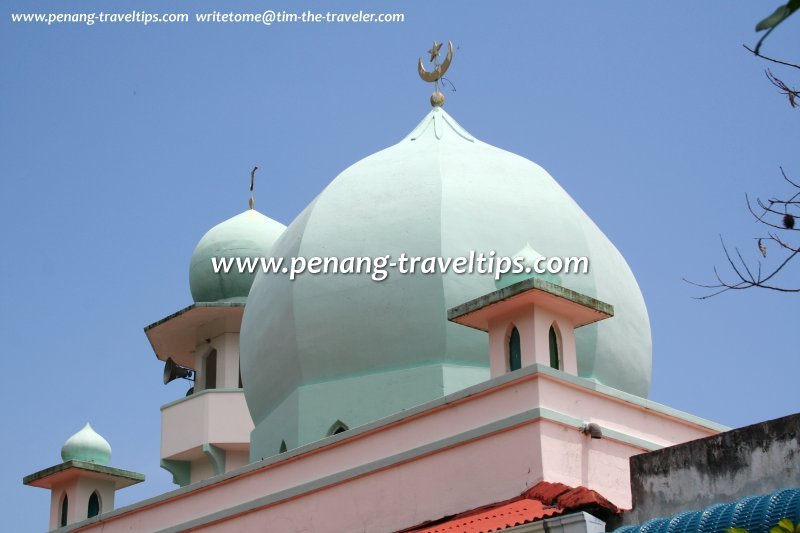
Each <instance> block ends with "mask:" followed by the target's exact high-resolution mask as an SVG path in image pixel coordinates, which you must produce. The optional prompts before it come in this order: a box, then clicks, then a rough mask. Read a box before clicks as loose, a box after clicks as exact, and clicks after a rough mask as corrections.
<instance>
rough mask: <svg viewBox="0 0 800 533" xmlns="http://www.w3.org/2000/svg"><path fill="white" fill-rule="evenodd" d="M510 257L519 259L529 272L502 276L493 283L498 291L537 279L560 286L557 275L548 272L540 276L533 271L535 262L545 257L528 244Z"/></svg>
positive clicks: (559, 278)
mask: <svg viewBox="0 0 800 533" xmlns="http://www.w3.org/2000/svg"><path fill="white" fill-rule="evenodd" d="M511 257H512V258H516V257H521V258H522V264H523V266H525V268H526V269H528V268H529V269H530V272H520V273H519V274H513V273H510V272H509V273H508V274H502V275H501V276H500V279H498V280H497V281H495V282H494V286H495V287H497V288H498V289H503V288H505V287H508V286H509V285H513V284H515V283H517V282H519V281H523V280H526V279H530V278H539V279H541V280H544V281H549V282H550V283H555V284H556V285H561V276H559V275H558V274H551V273H550V272H543V273H541V274H540V273H538V272H536V271H535V270H534V267H535V265H536V260H537V259H539V258H540V257H545V256H543V255H542V254H540V253H539V252H537V251H536V250H534V249H533V248H532V247H531V245H530V244H528V243H526V244H525V246H524V247H523V248H522V250H520V251H519V252H517V253H515V254H514V255H512V256H511ZM541 266H542V265H539V267H540V269H541Z"/></svg>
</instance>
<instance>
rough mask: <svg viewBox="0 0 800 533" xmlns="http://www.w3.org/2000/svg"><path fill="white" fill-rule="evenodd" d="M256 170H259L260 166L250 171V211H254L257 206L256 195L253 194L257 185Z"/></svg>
mask: <svg viewBox="0 0 800 533" xmlns="http://www.w3.org/2000/svg"><path fill="white" fill-rule="evenodd" d="M256 170H258V166H254V167H253V170H251V171H250V200H249V201H248V204H249V205H250V209H254V208H255V206H256V199H255V193H254V192H253V188H254V187H255V184H256Z"/></svg>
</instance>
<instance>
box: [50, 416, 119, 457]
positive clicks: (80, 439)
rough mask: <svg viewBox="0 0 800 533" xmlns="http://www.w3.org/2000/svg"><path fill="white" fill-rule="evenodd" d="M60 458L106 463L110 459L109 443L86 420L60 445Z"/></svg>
mask: <svg viewBox="0 0 800 533" xmlns="http://www.w3.org/2000/svg"><path fill="white" fill-rule="evenodd" d="M61 459H62V460H63V461H64V462H67V461H86V462H87V463H95V464H98V465H106V464H108V462H109V461H110V460H111V445H110V444H109V443H108V441H107V440H106V439H104V438H103V437H102V436H100V435H99V434H98V433H97V432H96V431H95V430H94V429H92V426H91V425H89V423H88V422H87V423H86V425H85V426H83V429H82V430H80V431H79V432H77V433H75V434H74V435H73V436H71V437H70V438H68V439H67V441H66V442H65V443H64V446H62V447H61Z"/></svg>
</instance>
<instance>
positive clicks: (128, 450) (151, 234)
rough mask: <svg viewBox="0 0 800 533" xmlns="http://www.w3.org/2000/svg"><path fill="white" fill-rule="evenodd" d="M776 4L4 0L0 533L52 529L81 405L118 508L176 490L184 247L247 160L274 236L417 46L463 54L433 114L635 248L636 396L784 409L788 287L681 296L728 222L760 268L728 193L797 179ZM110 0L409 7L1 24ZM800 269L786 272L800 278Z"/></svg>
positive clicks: (224, 212)
mask: <svg viewBox="0 0 800 533" xmlns="http://www.w3.org/2000/svg"><path fill="white" fill-rule="evenodd" d="M777 3H778V2H777V0H776V2H775V5H773V4H770V3H764V2H759V3H755V2H752V3H744V2H740V3H725V4H721V3H718V2H696V1H674V2H633V1H626V2H619V1H609V2H603V3H602V4H601V3H599V2H569V3H564V2H543V1H537V2H492V3H490V2H461V3H448V2H411V1H408V2H370V3H367V2H361V3H359V2H350V1H337V2H319V1H318V2H303V1H297V0H295V1H291V2H280V1H277V0H275V1H270V2H256V1H252V0H250V1H246V2H235V1H226V2H222V1H217V2H205V1H201V0H193V1H189V2H186V1H183V2H177V1H169V0H163V1H158V2H156V1H139V2H129V1H118V2H117V1H115V2H113V3H112V2H108V1H106V2H97V1H92V0H86V1H81V2H75V1H68V2H64V1H59V2H44V1H36V2H30V1H22V0H9V1H7V2H4V5H3V8H2V12H3V14H2V23H0V24H1V25H2V29H1V30H0V49H1V50H2V52H1V53H0V58H1V59H0V61H2V68H0V87H1V88H2V91H1V92H0V94H2V98H0V124H2V126H0V204H1V205H0V221H1V222H2V223H1V224H0V243H2V250H3V252H2V260H1V261H0V279H2V280H4V292H5V296H4V304H3V305H2V306H0V324H2V326H3V330H2V338H3V340H4V343H3V348H4V352H5V356H4V360H3V364H4V366H5V371H4V373H3V374H4V376H5V384H4V387H3V389H2V400H3V403H4V404H5V405H6V408H5V409H3V410H2V415H1V416H2V425H3V427H4V428H6V431H4V432H3V433H4V437H3V439H2V444H0V453H2V455H3V456H4V457H5V458H6V466H5V467H4V471H3V474H2V476H0V493H2V494H3V495H4V504H3V507H6V505H8V507H6V512H5V513H4V516H7V517H9V516H10V524H6V525H7V526H8V527H9V530H13V531H38V530H42V529H43V528H44V527H46V523H47V514H48V508H49V496H48V493H47V491H44V490H39V489H33V488H28V487H23V486H22V485H21V479H22V477H23V476H24V475H26V474H29V473H32V472H34V471H37V470H39V469H41V468H44V467H47V466H50V465H53V464H56V463H58V462H59V461H60V457H59V450H60V447H61V444H62V443H63V441H64V440H65V439H66V438H67V437H68V436H70V435H71V434H72V433H74V432H75V431H77V430H79V429H80V428H81V427H82V426H83V424H84V423H85V422H86V421H91V423H92V424H93V426H94V427H95V428H96V429H97V430H98V431H99V432H100V433H101V434H103V435H104V436H105V437H106V438H107V439H108V440H109V441H110V442H111V445H112V447H113V449H114V456H113V458H112V464H113V465H115V466H118V467H121V468H127V469H131V470H135V471H139V472H143V473H145V474H146V475H147V477H148V480H147V482H146V483H143V484H141V485H139V486H136V487H133V488H130V489H126V490H123V491H121V492H120V493H119V494H118V496H117V497H118V502H117V503H118V505H124V504H126V503H131V502H133V501H138V500H139V499H142V498H144V497H146V496H150V495H154V494H158V493H161V492H164V491H166V490H169V489H170V488H171V487H172V485H171V480H170V476H169V475H168V474H167V473H166V472H165V471H162V470H160V469H159V467H158V458H159V431H160V418H159V417H160V413H159V406H161V405H162V404H164V403H166V402H168V401H171V400H173V399H176V398H178V397H180V396H181V395H182V394H183V392H184V389H185V387H184V385H183V384H181V385H177V384H171V385H170V386H166V387H165V386H164V385H162V384H161V369H162V364H161V363H160V362H159V361H157V360H156V358H155V356H154V355H153V353H152V350H151V349H150V347H149V344H148V342H147V339H146V338H145V336H144V333H143V332H142V327H143V326H145V325H147V324H149V323H151V322H154V321H156V320H158V319H160V318H162V317H164V316H166V315H168V314H170V313H172V312H174V311H176V310H178V309H180V308H183V307H184V306H186V305H188V304H189V303H191V297H190V294H189V286H188V264H189V258H190V255H191V252H192V249H193V248H194V245H195V244H196V243H197V241H198V240H199V238H200V237H201V236H202V235H203V233H204V232H205V231H206V230H207V229H208V228H210V227H211V226H212V225H214V224H216V223H218V222H220V221H222V220H224V219H226V218H228V217H230V216H232V215H234V214H236V213H238V212H240V211H242V210H243V209H245V208H246V206H247V196H248V191H247V187H248V185H249V183H248V180H249V170H250V168H251V167H252V165H254V164H258V165H259V166H260V167H261V170H260V171H259V181H258V186H257V207H258V208H259V210H261V211H262V212H264V213H265V214H267V215H269V216H271V217H272V218H275V219H277V220H279V221H281V222H283V223H285V224H288V223H290V222H291V221H292V219H293V218H294V217H295V216H296V215H297V214H298V213H299V212H300V210H301V209H302V208H303V207H304V206H305V205H306V204H307V203H308V202H309V201H310V200H311V199H312V198H313V197H314V196H316V195H317V194H318V193H319V192H320V191H321V190H322V189H323V188H324V187H325V185H326V184H327V183H329V182H330V181H331V180H332V179H333V178H334V177H335V176H336V175H337V174H338V173H339V172H341V171H342V170H343V169H344V168H346V167H347V166H349V165H351V164H352V163H354V162H356V161H358V160H359V159H361V158H363V157H365V156H367V155H369V154H371V153H373V152H375V151H377V150H379V149H381V148H384V147H386V146H388V145H391V144H393V143H395V142H397V141H398V140H400V139H401V138H402V137H403V136H404V135H405V134H406V133H408V132H409V131H410V130H411V129H412V128H413V127H414V126H415V125H416V123H417V122H418V121H419V120H420V119H421V118H422V117H423V116H424V115H425V113H427V111H428V109H429V104H428V96H429V94H430V87H428V86H427V84H425V83H423V82H422V81H421V80H419V78H418V77H417V74H416V61H417V58H418V57H419V56H421V55H422V54H423V53H424V52H425V50H427V49H428V48H429V47H430V43H431V41H432V40H433V39H437V40H440V41H441V40H448V39H449V40H452V41H453V42H454V43H456V44H457V45H458V46H459V47H460V48H459V50H458V51H457V55H456V58H455V60H454V62H453V65H452V67H451V69H450V71H449V73H448V78H450V79H451V80H452V81H453V83H454V84H455V87H456V88H457V91H456V92H448V93H447V105H446V107H447V110H448V112H449V113H450V114H452V115H453V116H454V117H456V118H457V119H458V120H459V122H460V123H461V124H462V125H464V127H466V128H467V129H468V130H469V131H470V132H471V133H472V134H474V135H475V136H477V137H478V138H480V139H481V140H483V141H486V142H488V143H490V144H493V145H495V146H499V147H501V148H504V149H506V150H509V151H512V152H515V153H518V154H521V155H523V156H525V157H527V158H529V159H531V160H533V161H536V162H537V163H539V164H540V165H542V166H543V167H544V168H545V169H547V170H548V171H549V172H550V173H551V174H552V175H553V176H554V177H555V179H556V180H558V181H559V182H560V183H561V184H562V186H563V187H564V188H565V189H566V190H567V191H568V192H569V193H570V194H571V195H572V196H573V197H574V198H575V199H576V200H577V202H578V203H579V204H580V205H581V206H582V207H583V208H584V210H585V211H586V212H587V213H588V214H589V215H590V216H591V217H592V218H593V219H594V220H595V221H596V223H597V224H598V225H599V226H600V228H601V229H603V231H604V232H605V233H606V234H607V235H608V236H609V238H610V239H611V240H612V241H613V242H614V243H615V244H616V246H617V247H618V248H619V249H620V251H621V252H622V253H623V255H624V256H625V257H626V259H627V260H628V262H629V263H630V265H631V268H632V269H633V271H634V273H635V274H636V276H637V279H638V281H639V284H640V286H641V288H642V292H643V294H644V297H645V300H646V302H647V304H648V309H649V312H650V319H651V323H652V328H653V342H654V372H653V385H652V390H651V394H650V398H651V399H653V400H655V401H657V402H661V403H664V404H667V405H669V406H672V407H675V408H678V409H682V410H685V411H688V412H691V413H693V414H696V415H699V416H702V417H706V418H709V419H712V420H714V421H717V422H720V423H723V424H727V425H730V426H742V425H746V424H749V423H752V422H756V421H759V420H764V419H769V418H774V417H778V416H781V415H785V414H789V413H792V412H796V411H799V410H800V400H798V396H797V394H796V391H797V377H796V376H798V375H800V357H798V355H800V354H798V351H799V350H798V344H797V342H796V332H797V327H796V324H797V310H798V300H797V296H792V295H780V294H777V293H771V292H758V291H748V292H743V293H738V294H725V295H722V296H719V297H717V298H714V299H711V300H706V301H697V300H693V299H692V298H691V296H692V295H696V294H698V291H697V290H694V289H693V288H692V287H691V286H689V285H687V284H686V283H684V282H683V281H682V280H681V279H682V278H684V277H687V278H691V279H695V280H699V281H710V280H711V275H712V267H713V266H714V265H715V264H716V265H721V266H722V265H723V261H724V258H723V255H722V251H721V249H720V246H719V241H718V235H719V234H722V235H724V236H725V238H726V239H727V240H728V241H729V242H730V243H732V244H738V245H740V246H741V247H742V249H743V253H744V254H745V255H746V256H747V257H749V258H752V259H755V258H756V254H757V250H756V248H755V244H754V242H755V241H753V240H752V237H753V236H757V235H759V234H760V233H761V232H760V231H759V228H758V226H757V224H755V223H754V222H753V220H752V218H751V217H750V215H749V214H748V213H747V212H746V209H745V204H744V195H745V193H746V192H747V193H750V194H751V195H760V196H764V197H766V196H772V195H776V194H780V193H781V192H783V191H786V190H788V189H787V188H786V186H785V185H784V183H783V182H782V180H781V178H780V174H779V170H778V167H779V165H783V166H784V168H785V169H786V170H787V172H788V173H789V174H793V175H794V176H795V177H798V178H800V157H798V153H799V152H798V151H797V141H798V136H797V118H798V115H797V113H798V111H796V110H795V111H792V110H791V109H790V108H789V107H788V104H787V102H786V100H785V99H784V98H783V97H781V96H780V95H778V94H777V93H776V90H775V89H774V88H773V87H772V86H771V85H770V84H769V83H768V81H767V80H766V78H765V76H764V72H763V71H764V69H765V68H766V67H767V66H768V65H767V64H766V63H764V62H762V61H759V60H757V59H756V58H753V57H752V56H751V55H749V54H748V53H747V52H746V51H745V50H744V49H743V48H742V46H741V45H742V44H743V43H747V44H750V45H752V44H754V43H755V42H756V40H757V36H756V34H755V33H754V31H753V28H754V26H755V24H756V22H758V20H760V19H761V18H763V17H764V16H766V15H767V14H769V13H770V12H771V11H772V10H773V9H774V8H775V7H776V6H777ZM102 9H106V10H110V9H113V10H114V11H119V12H125V11H130V10H134V9H137V10H149V11H164V12H166V11H175V12H187V13H190V14H192V16H193V14H194V13H198V12H206V11H211V10H214V9H219V10H226V11H227V10H233V11H243V12H251V11H252V12H260V11H262V10H264V9H273V10H276V11H278V10H281V9H285V10H289V11H297V12H301V11H304V10H306V9H313V10H317V11H328V10H331V11H351V10H358V9H365V10H372V11H389V12H402V13H405V19H406V20H405V22H404V23H402V24H392V25H354V24H327V25H323V24H317V25H289V24H287V25H278V24H275V25H272V26H269V27H266V26H262V25H255V24H254V25H243V24H240V25H236V24H231V25H223V24H213V25H212V24H206V25H200V24H186V25H162V26H155V25H150V26H147V27H143V26H141V25H135V24H131V25H99V24H95V25H94V26H82V25H58V26H50V27H48V26H44V25H34V24H29V25H22V24H12V23H11V22H10V13H13V12H18V11H24V12H32V11H37V12H50V11H57V12H63V11H93V10H102ZM795 18H797V17H795ZM798 36H800V20H791V19H790V20H789V21H788V22H787V23H786V24H785V27H781V28H780V29H778V30H777V31H775V32H774V33H773V35H772V36H771V37H770V38H769V39H768V40H767V42H766V45H765V48H764V52H765V53H767V54H772V55H775V56H778V57H782V58H784V59H789V60H794V61H798V60H800V55H798V53H797V49H798V46H797V45H798ZM775 72H776V73H777V74H784V75H785V77H786V78H787V81H790V80H792V76H793V75H794V74H793V73H791V72H787V71H785V70H781V69H777V68H776V69H775ZM794 76H795V77H794V79H793V80H792V81H794V82H795V83H796V82H797V78H796V75H794ZM769 260H770V261H772V260H773V258H772V255H770V257H769ZM798 269H800V264H798V265H797V267H796V268H794V269H792V271H791V272H787V273H786V275H785V276H784V277H783V278H782V282H783V283H784V284H786V285H790V284H792V283H794V285H800V275H798V272H799V270H798ZM10 509H13V510H14V512H13V513H11V514H8V513H9V510H10Z"/></svg>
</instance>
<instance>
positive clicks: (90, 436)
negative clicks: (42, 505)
mask: <svg viewBox="0 0 800 533" xmlns="http://www.w3.org/2000/svg"><path fill="white" fill-rule="evenodd" d="M61 459H62V460H63V462H62V463H61V464H58V465H55V466H51V467H50V468H45V469H44V470H40V471H39V472H36V473H34V474H31V475H29V476H25V478H24V479H23V480H22V482H23V483H24V484H25V485H30V486H32V487H41V488H43V489H50V529H51V530H53V529H57V528H59V527H63V526H68V525H70V524H73V523H75V522H82V521H84V520H86V519H89V518H92V517H94V516H97V515H100V514H102V513H108V512H110V511H113V510H114V493H115V492H116V491H117V490H119V489H121V488H124V487H129V486H131V485H135V484H136V483H140V482H142V481H144V474H138V473H136V472H130V471H128V470H121V469H119V468H113V467H110V466H108V462H109V460H111V446H110V445H109V444H108V441H107V440H106V439H104V438H103V437H101V436H100V435H98V434H97V432H95V430H94V429H92V426H90V425H89V424H88V423H87V424H86V425H85V426H84V427H83V429H82V430H80V431H79V432H77V433H75V434H74V435H73V436H71V437H70V438H68V439H67V441H66V442H65V443H64V446H63V447H62V448H61Z"/></svg>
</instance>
